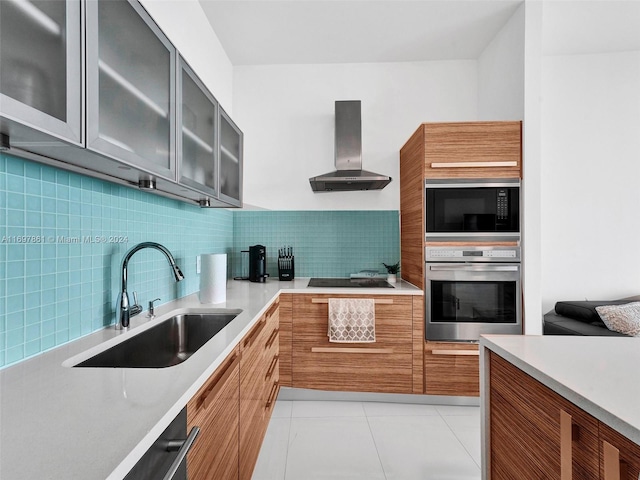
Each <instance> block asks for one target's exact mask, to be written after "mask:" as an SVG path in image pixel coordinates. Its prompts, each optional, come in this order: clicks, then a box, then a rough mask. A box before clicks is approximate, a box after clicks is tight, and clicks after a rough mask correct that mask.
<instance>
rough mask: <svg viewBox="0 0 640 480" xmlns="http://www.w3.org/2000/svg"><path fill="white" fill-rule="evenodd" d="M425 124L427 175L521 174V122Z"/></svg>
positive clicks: (449, 176) (455, 176) (429, 176)
mask: <svg viewBox="0 0 640 480" xmlns="http://www.w3.org/2000/svg"><path fill="white" fill-rule="evenodd" d="M424 126H425V161H426V163H425V177H426V178H520V177H521V167H522V162H521V159H522V141H521V138H522V133H521V132H522V124H521V122H461V123H427V124H425V125H424ZM447 165H449V166H447Z"/></svg>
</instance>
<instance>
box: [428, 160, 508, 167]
mask: <svg viewBox="0 0 640 480" xmlns="http://www.w3.org/2000/svg"><path fill="white" fill-rule="evenodd" d="M517 166H518V162H517V161H502V162H451V163H432V164H431V168H480V167H482V168H485V167H489V168H501V167H517Z"/></svg>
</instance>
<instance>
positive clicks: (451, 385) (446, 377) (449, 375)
mask: <svg viewBox="0 0 640 480" xmlns="http://www.w3.org/2000/svg"><path fill="white" fill-rule="evenodd" d="M424 377H425V393H426V394H427V395H452V396H470V397H478V396H480V362H479V357H478V345H474V344H467V343H445V342H424Z"/></svg>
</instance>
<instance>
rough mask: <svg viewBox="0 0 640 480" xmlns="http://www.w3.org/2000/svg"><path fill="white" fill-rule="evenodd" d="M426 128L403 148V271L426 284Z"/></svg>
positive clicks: (410, 278) (417, 283)
mask: <svg viewBox="0 0 640 480" xmlns="http://www.w3.org/2000/svg"><path fill="white" fill-rule="evenodd" d="M424 154H425V150H424V128H422V127H421V128H419V129H418V130H416V132H415V133H414V134H413V135H412V136H411V138H410V139H409V140H408V141H407V143H406V144H405V145H404V146H403V147H402V149H401V150H400V250H401V255H400V257H401V265H400V274H401V276H402V278H403V279H404V280H406V281H407V282H409V283H412V284H413V285H415V286H416V287H418V288H423V286H424V248H423V246H424V232H425V229H424V221H425V220H424V166H425V157H424Z"/></svg>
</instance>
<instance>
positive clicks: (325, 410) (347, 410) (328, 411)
mask: <svg viewBox="0 0 640 480" xmlns="http://www.w3.org/2000/svg"><path fill="white" fill-rule="evenodd" d="M291 415H292V416H293V417H294V418H313V417H364V416H365V415H364V409H363V408H362V402H323V401H298V402H293V409H292V411H291Z"/></svg>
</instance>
